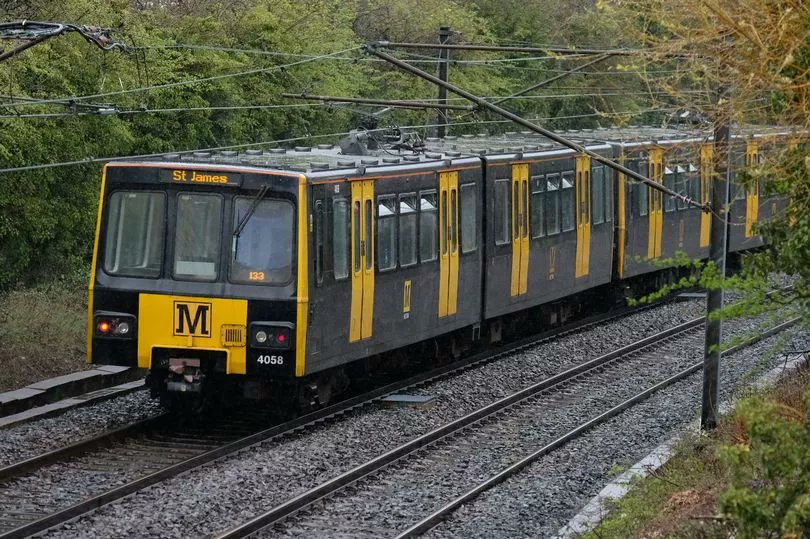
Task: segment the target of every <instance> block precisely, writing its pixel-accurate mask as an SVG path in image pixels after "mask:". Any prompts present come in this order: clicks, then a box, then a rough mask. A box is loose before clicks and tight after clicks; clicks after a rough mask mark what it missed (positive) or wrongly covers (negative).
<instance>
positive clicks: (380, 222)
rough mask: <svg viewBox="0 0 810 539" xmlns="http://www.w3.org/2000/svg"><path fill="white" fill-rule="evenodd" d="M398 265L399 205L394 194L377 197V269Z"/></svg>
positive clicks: (388, 268)
mask: <svg viewBox="0 0 810 539" xmlns="http://www.w3.org/2000/svg"><path fill="white" fill-rule="evenodd" d="M395 267H397V205H396V200H395V198H394V197H393V196H386V197H378V198H377V269H378V270H379V271H386V270H390V269H394V268H395Z"/></svg>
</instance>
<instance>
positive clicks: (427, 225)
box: [419, 191, 438, 262]
mask: <svg viewBox="0 0 810 539" xmlns="http://www.w3.org/2000/svg"><path fill="white" fill-rule="evenodd" d="M437 214H438V202H437V200H436V191H429V192H422V193H421V196H420V198H419V260H420V261H421V262H430V261H431V260H436V258H437V256H438V249H437V242H436V238H437V237H438V236H437V233H438V228H437V224H438V223H437V219H438V216H437Z"/></svg>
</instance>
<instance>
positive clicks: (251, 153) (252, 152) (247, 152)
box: [245, 150, 262, 157]
mask: <svg viewBox="0 0 810 539" xmlns="http://www.w3.org/2000/svg"><path fill="white" fill-rule="evenodd" d="M261 154H262V151H261V150H245V155H249V156H251V157H253V156H258V155H261Z"/></svg>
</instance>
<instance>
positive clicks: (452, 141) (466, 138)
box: [111, 125, 792, 178]
mask: <svg viewBox="0 0 810 539" xmlns="http://www.w3.org/2000/svg"><path fill="white" fill-rule="evenodd" d="M558 134H559V135H561V136H563V137H565V138H568V139H570V140H572V141H574V142H576V143H577V144H580V145H582V146H585V147H588V148H589V149H598V148H600V147H606V146H607V145H629V146H633V145H638V144H656V143H658V144H666V143H667V142H680V143H683V142H685V141H688V140H694V141H695V142H699V141H708V140H711V139H712V133H711V131H709V130H707V129H700V128H694V127H684V126H673V127H651V126H633V125H631V126H626V127H604V128H596V129H581V130H568V131H559V132H558ZM791 134H792V133H791V131H790V130H789V129H787V128H779V127H773V126H737V127H735V137H734V138H736V139H740V138H749V137H772V136H779V135H783V136H790V135H791ZM420 142H421V145H419V150H417V151H414V150H413V149H408V148H405V149H402V148H401V149H391V148H385V147H377V148H372V149H370V148H363V151H362V153H361V152H357V153H351V152H350V151H349V152H346V151H345V150H346V148H347V147H346V145H344V146H343V148H342V147H341V145H334V144H318V145H316V146H296V147H294V148H271V149H268V150H264V151H263V150H258V149H252V150H245V151H242V152H236V151H220V152H207V151H200V152H193V153H184V154H179V153H168V154H165V155H163V156H159V157H156V158H153V159H150V160H149V161H148V162H149V163H150V164H152V165H154V164H155V162H161V163H166V164H167V165H168V164H172V165H177V164H182V165H192V164H193V165H201V166H205V165H225V166H230V167H250V168H256V169H260V170H274V171H280V172H286V173H298V174H306V175H307V176H308V177H312V178H318V177H333V176H335V175H344V174H352V175H354V174H360V175H363V174H369V173H373V172H372V171H376V170H386V171H389V170H391V169H394V170H395V169H397V168H408V169H413V168H414V166H417V167H419V165H421V166H422V167H425V166H427V167H432V166H439V167H447V166H454V165H458V164H462V163H464V162H469V161H470V160H477V159H480V158H484V159H491V160H500V159H505V158H513V157H514V156H515V155H516V154H519V155H522V156H525V155H526V154H533V155H534V156H537V155H538V154H539V155H542V154H545V153H558V152H570V151H572V150H570V149H568V148H567V147H565V146H563V145H561V144H558V143H555V142H552V141H550V140H549V139H547V138H545V137H544V136H542V135H540V134H538V133H534V132H532V131H520V132H517V131H514V132H506V133H501V134H488V133H479V134H465V135H460V136H453V135H448V136H446V137H444V138H433V137H428V138H427V139H424V140H421V141H420ZM351 148H352V147H349V149H351ZM354 148H357V146H354ZM128 163H130V164H132V163H133V162H132V161H128ZM111 164H113V163H111ZM420 168H421V167H420Z"/></svg>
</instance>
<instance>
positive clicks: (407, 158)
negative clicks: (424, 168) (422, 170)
mask: <svg viewBox="0 0 810 539" xmlns="http://www.w3.org/2000/svg"><path fill="white" fill-rule="evenodd" d="M402 158H403V159H404V160H405V161H419V159H420V158H419V156H418V155H405V156H403V157H402Z"/></svg>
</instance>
